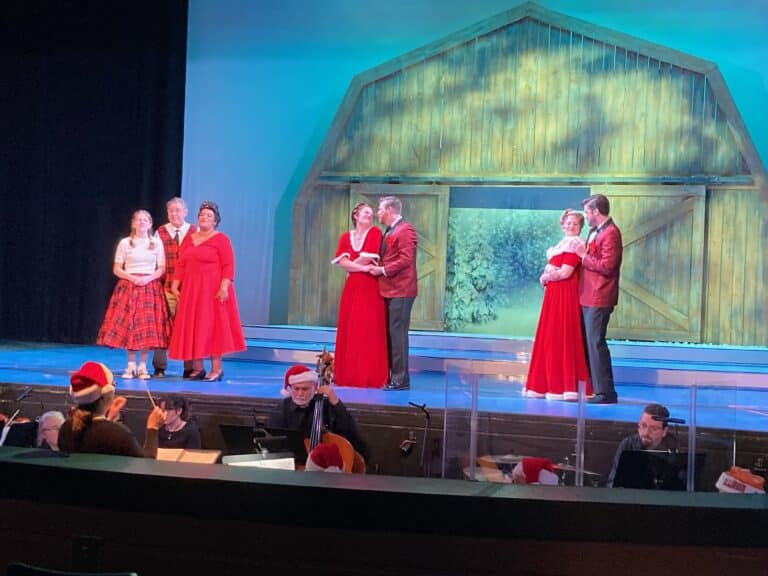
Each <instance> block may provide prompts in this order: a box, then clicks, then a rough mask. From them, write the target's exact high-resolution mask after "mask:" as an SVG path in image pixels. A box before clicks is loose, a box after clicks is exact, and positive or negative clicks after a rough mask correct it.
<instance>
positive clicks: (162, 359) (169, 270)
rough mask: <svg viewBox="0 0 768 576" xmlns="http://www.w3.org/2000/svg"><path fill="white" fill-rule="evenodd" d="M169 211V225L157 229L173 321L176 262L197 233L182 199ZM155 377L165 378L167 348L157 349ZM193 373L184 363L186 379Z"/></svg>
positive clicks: (168, 206) (170, 205) (173, 200)
mask: <svg viewBox="0 0 768 576" xmlns="http://www.w3.org/2000/svg"><path fill="white" fill-rule="evenodd" d="M165 206H166V209H167V210H168V223H167V224H163V225H162V226H160V227H159V228H158V229H157V236H158V238H160V240H161V241H162V242H163V248H164V249H165V278H164V279H163V290H164V291H165V301H166V302H167V303H168V315H169V316H170V318H171V320H173V317H174V316H175V315H176V304H178V300H177V298H176V296H174V295H173V293H172V292H171V282H172V281H173V272H174V270H175V269H176V261H177V260H178V259H179V249H180V248H181V245H182V243H183V242H184V238H186V237H187V234H189V233H191V232H194V231H195V226H194V225H192V224H190V223H189V222H187V221H186V218H187V204H186V202H184V200H182V199H181V198H179V197H178V196H177V197H174V198H171V199H170V200H168V202H167V203H166V205H165ZM152 367H153V368H154V370H155V371H154V374H153V376H154V377H155V378H164V377H165V371H166V370H167V368H168V350H166V349H165V348H156V349H155V353H154V354H153V355H152ZM191 371H192V361H191V360H189V361H185V362H184V378H186V377H187V376H188V375H189V373H190V372H191Z"/></svg>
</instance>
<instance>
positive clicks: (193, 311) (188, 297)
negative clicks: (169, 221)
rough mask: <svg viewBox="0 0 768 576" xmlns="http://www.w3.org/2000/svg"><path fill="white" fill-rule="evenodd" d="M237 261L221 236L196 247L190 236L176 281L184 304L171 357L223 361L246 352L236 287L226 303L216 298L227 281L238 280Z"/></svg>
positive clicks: (178, 264) (231, 288)
mask: <svg viewBox="0 0 768 576" xmlns="http://www.w3.org/2000/svg"><path fill="white" fill-rule="evenodd" d="M234 277H235V256H234V253H233V251H232V244H231V243H230V242H229V238H227V236H225V235H224V234H222V233H221V232H220V233H218V234H215V235H214V236H211V237H210V238H208V239H207V240H204V241H203V242H201V243H200V244H198V245H197V246H196V245H195V243H194V242H192V235H191V234H188V235H187V236H186V238H184V242H183V243H182V245H181V249H180V250H179V259H178V261H177V262H176V270H175V273H174V280H179V281H180V282H181V298H179V304H178V307H177V309H176V318H175V319H174V323H173V333H172V335H171V345H170V346H169V348H168V355H169V356H170V357H171V358H175V359H177V360H192V359H195V358H208V357H211V356H223V355H224V354H231V353H233V352H240V351H242V350H245V339H244V338H243V329H242V327H241V326H240V314H239V313H238V311H237V298H236V297H235V287H234V284H230V285H229V297H228V298H227V300H226V302H220V301H219V300H218V299H217V298H216V293H217V292H218V291H219V286H220V284H221V279H222V278H229V279H230V280H234Z"/></svg>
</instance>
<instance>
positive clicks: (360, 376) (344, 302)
mask: <svg viewBox="0 0 768 576" xmlns="http://www.w3.org/2000/svg"><path fill="white" fill-rule="evenodd" d="M381 238H382V236H381V230H379V229H378V228H377V227H376V226H372V227H371V228H370V229H369V230H368V233H367V234H366V236H365V238H364V239H363V242H362V246H358V247H357V248H355V247H353V246H352V240H351V237H350V233H349V232H345V233H344V234H342V235H341V238H339V245H338V248H337V250H336V257H335V258H334V260H333V262H334V263H336V262H338V261H339V260H340V259H341V258H342V257H343V256H345V255H346V256H347V257H348V258H349V259H350V260H352V261H354V260H355V259H357V257H358V256H360V254H372V255H378V253H379V249H380V247H381ZM333 376H334V380H335V382H336V384H337V385H339V386H356V387H359V388H381V387H383V386H384V384H386V382H387V378H388V376H389V367H388V366H387V325H386V311H385V307H384V299H383V298H382V297H381V294H379V282H378V280H377V279H376V277H374V276H371V275H370V274H368V273H366V272H348V273H347V279H346V281H345V282H344V289H343V290H342V292H341V300H340V301H339V318H338V323H337V327H336V351H335V356H334V360H333Z"/></svg>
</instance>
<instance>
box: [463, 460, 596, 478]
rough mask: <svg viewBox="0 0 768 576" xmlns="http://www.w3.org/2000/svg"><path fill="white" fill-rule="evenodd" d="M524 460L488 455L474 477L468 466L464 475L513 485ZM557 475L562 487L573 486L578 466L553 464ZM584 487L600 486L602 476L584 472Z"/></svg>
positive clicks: (479, 463)
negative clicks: (517, 469)
mask: <svg viewBox="0 0 768 576" xmlns="http://www.w3.org/2000/svg"><path fill="white" fill-rule="evenodd" d="M523 458H526V456H523V455H521V454H486V455H484V456H478V458H477V467H476V468H475V474H474V477H472V472H471V470H470V468H469V466H467V467H466V468H464V475H465V476H466V477H467V478H469V479H470V480H477V481H482V482H499V483H504V484H511V483H512V470H513V468H514V467H515V466H516V465H517V464H518V463H520V462H521V461H522V460H523ZM553 468H554V469H555V474H557V475H558V476H559V477H560V484H561V485H562V486H573V485H574V484H575V481H576V466H574V465H573V464H571V463H570V462H569V461H568V459H567V458H566V459H565V460H564V461H563V462H558V463H556V464H553ZM583 472H584V486H599V485H600V482H601V480H602V474H599V473H598V472H591V471H589V470H584V471H583Z"/></svg>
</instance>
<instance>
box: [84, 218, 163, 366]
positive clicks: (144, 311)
mask: <svg viewBox="0 0 768 576" xmlns="http://www.w3.org/2000/svg"><path fill="white" fill-rule="evenodd" d="M112 271H113V273H114V274H115V276H117V277H118V281H117V285H116V286H115V289H114V291H113V292H112V298H110V301H109V305H108V306H107V312H106V314H105V316H104V322H103V323H102V325H101V329H100V330H99V335H98V337H97V338H96V343H97V344H100V345H102V346H109V347H110V348H123V349H125V350H126V356H127V364H126V368H125V371H124V372H123V378H126V379H129V378H135V377H137V376H138V377H139V378H141V379H142V380H148V379H149V378H150V376H149V372H148V371H147V357H148V356H149V350H150V349H154V348H166V347H167V346H168V340H169V337H170V324H169V321H168V307H167V304H166V302H165V296H164V294H163V284H162V282H161V278H162V277H163V274H164V273H165V251H164V249H163V243H162V242H161V241H160V240H159V239H157V238H156V237H154V236H153V235H152V216H150V215H149V212H147V211H146V210H137V211H136V212H134V213H133V218H132V219H131V235H130V236H127V237H126V238H123V239H122V240H120V242H119V243H118V245H117V250H116V251H115V261H114V266H113V267H112ZM137 357H138V358H137Z"/></svg>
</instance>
